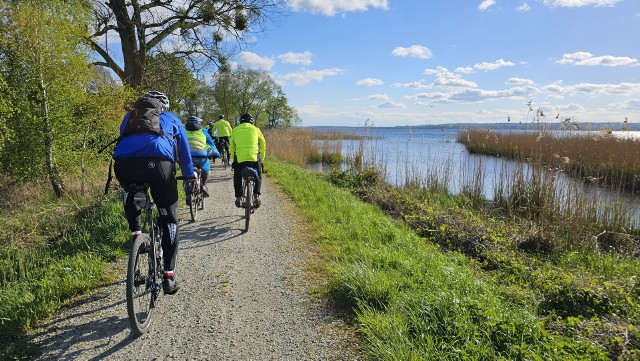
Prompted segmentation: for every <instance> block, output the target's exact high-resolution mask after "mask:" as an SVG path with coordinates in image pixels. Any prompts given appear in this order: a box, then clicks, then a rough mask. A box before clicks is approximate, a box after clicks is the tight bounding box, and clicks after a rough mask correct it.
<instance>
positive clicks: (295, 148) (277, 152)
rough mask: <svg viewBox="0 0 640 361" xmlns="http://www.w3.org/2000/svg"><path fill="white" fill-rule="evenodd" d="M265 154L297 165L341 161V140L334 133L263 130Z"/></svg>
mask: <svg viewBox="0 0 640 361" xmlns="http://www.w3.org/2000/svg"><path fill="white" fill-rule="evenodd" d="M265 139H266V141H267V154H268V156H274V157H276V158H279V159H281V160H284V161H287V162H289V163H292V164H296V165H299V166H305V165H307V164H309V163H325V164H339V163H340V162H342V140H341V138H340V137H338V136H337V135H336V134H331V133H329V134H322V133H318V132H313V131H312V130H310V129H304V128H291V129H279V130H271V131H268V132H265Z"/></svg>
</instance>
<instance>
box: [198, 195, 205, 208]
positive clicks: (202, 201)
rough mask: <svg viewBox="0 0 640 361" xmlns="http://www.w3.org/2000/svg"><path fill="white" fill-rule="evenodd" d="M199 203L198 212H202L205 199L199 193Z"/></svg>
mask: <svg viewBox="0 0 640 361" xmlns="http://www.w3.org/2000/svg"><path fill="white" fill-rule="evenodd" d="M199 199H200V202H199V203H198V205H199V206H200V210H201V211H204V202H205V197H204V194H203V193H202V192H200V197H199Z"/></svg>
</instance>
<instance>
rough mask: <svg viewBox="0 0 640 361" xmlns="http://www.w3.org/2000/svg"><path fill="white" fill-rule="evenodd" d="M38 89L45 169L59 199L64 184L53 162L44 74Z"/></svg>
mask: <svg viewBox="0 0 640 361" xmlns="http://www.w3.org/2000/svg"><path fill="white" fill-rule="evenodd" d="M38 87H39V88H40V93H41V94H40V95H41V97H42V98H41V100H40V106H41V108H42V122H43V127H44V147H45V152H46V157H45V167H46V170H47V175H48V176H49V181H50V182H51V186H52V187H53V193H55V195H56V196H57V197H61V196H62V194H63V193H64V183H63V181H62V178H61V177H60V174H59V173H58V170H57V169H56V166H55V163H54V161H53V136H52V134H51V120H50V119H49V106H48V98H47V87H46V85H45V84H44V80H43V79H42V73H40V82H39V83H38Z"/></svg>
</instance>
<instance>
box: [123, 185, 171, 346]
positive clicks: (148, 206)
mask: <svg viewBox="0 0 640 361" xmlns="http://www.w3.org/2000/svg"><path fill="white" fill-rule="evenodd" d="M131 189H132V191H131V192H130V193H132V196H133V203H134V204H135V206H136V207H138V208H140V209H141V210H142V213H143V215H142V217H143V218H142V227H141V228H142V231H143V233H142V234H141V235H139V236H137V237H135V238H134V239H133V243H132V244H131V253H130V254H129V262H128V267H127V282H126V283H127V287H126V289H127V313H128V315H129V322H130V323H131V328H132V329H133V331H134V332H135V333H136V334H137V335H141V334H143V333H145V332H146V331H147V330H148V329H149V326H150V325H151V320H152V316H153V310H154V308H155V306H156V303H157V300H158V297H159V295H160V290H161V288H162V286H161V281H160V279H161V278H162V274H163V271H164V270H163V260H162V230H161V228H160V225H159V223H158V221H157V217H156V216H155V215H154V210H155V208H156V207H155V203H154V202H153V201H152V200H151V197H150V196H149V184H139V185H137V184H134V185H131ZM145 258H146V260H145ZM147 296H148V297H147Z"/></svg>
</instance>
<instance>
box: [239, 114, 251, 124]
mask: <svg viewBox="0 0 640 361" xmlns="http://www.w3.org/2000/svg"><path fill="white" fill-rule="evenodd" d="M240 123H251V124H253V117H252V116H251V114H249V113H244V114H242V115H241V116H240Z"/></svg>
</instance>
